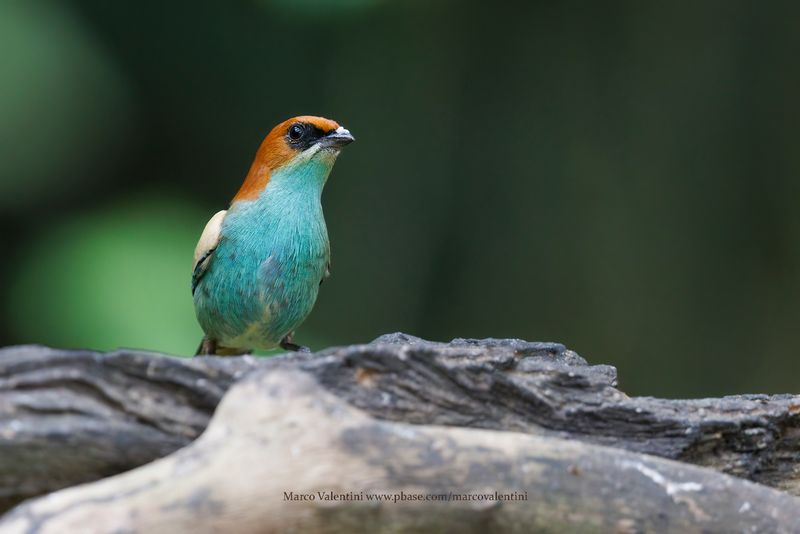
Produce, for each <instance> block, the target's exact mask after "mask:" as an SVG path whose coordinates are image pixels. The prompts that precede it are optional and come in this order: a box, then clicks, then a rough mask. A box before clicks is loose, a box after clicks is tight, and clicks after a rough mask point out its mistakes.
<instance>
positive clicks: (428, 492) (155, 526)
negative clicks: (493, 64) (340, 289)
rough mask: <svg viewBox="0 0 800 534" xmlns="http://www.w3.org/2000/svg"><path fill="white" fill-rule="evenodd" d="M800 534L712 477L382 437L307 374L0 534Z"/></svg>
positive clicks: (404, 429) (769, 507)
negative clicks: (184, 443)
mask: <svg viewBox="0 0 800 534" xmlns="http://www.w3.org/2000/svg"><path fill="white" fill-rule="evenodd" d="M331 494H334V495H338V496H341V498H340V499H334V500H326V499H325V495H331ZM379 495H386V496H387V497H388V499H389V500H388V501H382V502H379V501H376V500H374V498H375V496H379ZM370 496H372V497H373V499H371V498H370ZM504 496H507V497H508V498H504ZM798 525H800V499H798V498H796V497H792V496H790V495H788V494H786V493H782V492H779V491H775V490H772V489H770V488H767V487H765V486H761V485H757V484H753V483H750V482H747V481H744V480H741V479H738V478H734V477H730V476H727V475H722V474H719V473H717V472H715V471H713V470H710V469H705V468H699V467H694V466H688V465H685V464H681V463H677V462H673V461H668V460H663V459H658V458H655V457H649V456H646V455H641V454H638V453H631V452H628V451H623V450H620V449H614V448H609V447H603V446H598V445H590V444H587V443H582V442H578V441H570V440H563V439H559V438H553V437H539V436H529V435H525V434H522V433H516V432H502V431H491V430H473V429H464V428H454V427H442V426H432V425H410V424H406V423H396V422H387V421H379V420H377V419H374V418H373V417H371V416H369V415H367V414H366V413H365V412H363V411H361V410H358V409H356V408H354V407H352V405H350V404H348V403H346V402H344V401H343V400H342V399H340V398H338V397H337V396H335V395H333V394H331V393H330V392H328V391H325V390H324V389H322V388H321V387H320V386H319V384H318V383H317V382H316V380H315V379H314V378H313V377H312V376H311V375H309V374H307V373H303V372H299V371H281V370H262V371H258V372H256V373H253V374H252V375H251V376H249V377H248V378H246V379H245V380H244V381H242V382H241V383H239V384H237V385H235V386H234V387H233V388H232V389H231V390H230V392H229V394H228V395H226V396H225V398H224V399H223V401H222V404H221V405H220V408H219V410H218V411H217V413H216V414H215V415H214V418H213V419H212V421H211V424H210V426H209V428H208V430H207V431H206V432H205V433H204V434H203V435H202V436H201V437H200V438H199V439H198V440H197V441H196V442H194V443H193V444H191V445H189V446H188V447H186V448H184V449H181V450H180V451H178V452H176V453H173V454H172V455H170V456H168V457H166V458H164V459H161V460H158V461H156V462H153V463H151V464H149V465H146V466H144V467H141V468H138V469H136V470H134V471H131V472H129V473H126V474H122V475H118V476H115V477H112V478H109V479H106V480H103V481H99V482H95V483H92V484H88V485H84V486H79V487H76V488H71V489H66V490H62V491H59V492H56V493H54V494H51V495H49V496H46V497H42V498H39V499H35V500H33V501H30V502H29V503H26V504H23V505H21V506H20V507H18V508H17V509H15V510H14V511H13V512H11V513H10V514H8V515H7V516H6V517H5V518H4V519H3V520H2V521H0V532H2V533H3V534H23V533H33V532H36V533H39V534H61V533H64V532H104V533H105V532H147V533H160V532H163V533H175V532H194V533H198V534H200V533H206V532H209V533H210V532H236V533H242V534H245V533H257V532H353V531H358V532H401V531H411V530H413V531H414V532H441V531H445V530H446V531H455V532H495V531H497V532H681V533H691V532H734V531H736V532H776V533H789V532H797V528H798Z"/></svg>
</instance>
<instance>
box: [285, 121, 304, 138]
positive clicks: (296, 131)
mask: <svg viewBox="0 0 800 534" xmlns="http://www.w3.org/2000/svg"><path fill="white" fill-rule="evenodd" d="M305 131H306V129H305V128H304V127H303V125H302V124H293V125H292V127H291V128H289V139H291V140H292V141H297V140H299V139H300V138H301V137H303V132H305Z"/></svg>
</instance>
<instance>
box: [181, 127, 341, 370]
mask: <svg viewBox="0 0 800 534" xmlns="http://www.w3.org/2000/svg"><path fill="white" fill-rule="evenodd" d="M354 140H355V138H354V137H353V135H352V134H351V133H350V132H349V131H348V130H347V129H346V128H344V127H342V126H340V125H339V123H337V122H336V121H333V120H330V119H326V118H323V117H316V116H311V115H303V116H299V117H294V118H291V119H288V120H286V121H283V122H281V123H280V124H278V125H277V126H275V127H274V128H273V129H272V130H271V131H270V133H269V134H268V135H267V136H266V137H265V138H264V140H263V142H262V143H261V145H260V147H259V148H258V151H257V152H256V155H255V159H254V160H253V163H252V165H251V167H250V170H249V172H248V174H247V176H246V177H245V180H244V183H243V184H242V186H241V187H240V189H239V191H238V192H237V193H236V195H235V196H234V197H233V200H232V201H231V203H230V205H229V207H228V209H227V210H222V211H219V212H217V213H216V214H215V215H214V216H213V217H211V219H210V220H209V221H208V223H207V224H206V226H205V228H204V230H203V232H202V234H201V236H200V239H199V240H198V242H197V246H196V248H195V251H194V262H193V266H192V298H193V300H194V309H195V315H196V316H197V321H198V322H199V323H200V326H201V328H202V329H203V332H204V333H205V335H204V337H203V339H202V341H201V343H200V346H199V347H198V349H197V352H196V355H201V354H209V355H221V356H229V355H237V354H249V353H251V352H252V351H253V350H256V349H273V348H277V347H280V348H282V349H284V350H290V351H300V352H309V349H308V348H307V347H303V346H300V345H297V344H296V343H294V341H293V336H294V332H295V330H296V329H297V328H298V327H299V326H300V325H301V323H303V321H304V320H305V319H306V318H307V317H308V315H309V314H310V313H311V310H312V308H313V307H314V304H315V302H316V300H317V294H318V292H319V287H320V286H321V285H322V282H323V281H324V279H325V278H327V277H328V276H329V275H330V242H329V240H328V230H327V227H326V225H325V218H324V216H323V213H322V200H321V196H322V190H323V187H324V186H325V183H326V182H327V180H328V176H329V175H330V173H331V170H332V169H333V165H334V163H335V162H336V159H337V157H338V156H339V153H340V152H341V150H342V148H343V147H345V146H346V145H349V144H350V143H352V142H353V141H354Z"/></svg>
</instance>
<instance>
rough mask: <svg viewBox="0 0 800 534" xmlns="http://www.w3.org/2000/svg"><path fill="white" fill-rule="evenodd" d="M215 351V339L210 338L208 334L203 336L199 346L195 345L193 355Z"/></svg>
mask: <svg viewBox="0 0 800 534" xmlns="http://www.w3.org/2000/svg"><path fill="white" fill-rule="evenodd" d="M216 353H217V340H216V339H212V338H210V337H208V336H203V341H201V342H200V346H199V347H197V352H195V353H194V355H195V356H202V355H206V354H209V355H213V354H216Z"/></svg>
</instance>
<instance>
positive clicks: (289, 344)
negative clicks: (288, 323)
mask: <svg viewBox="0 0 800 534" xmlns="http://www.w3.org/2000/svg"><path fill="white" fill-rule="evenodd" d="M293 335H294V332H292V333H290V334H286V335H285V336H284V337H283V339H281V343H280V347H281V348H282V349H283V350H290V351H292V352H311V349H309V348H308V347H304V346H303V345H298V344H297V343H294V342H293V341H292V336H293Z"/></svg>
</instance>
